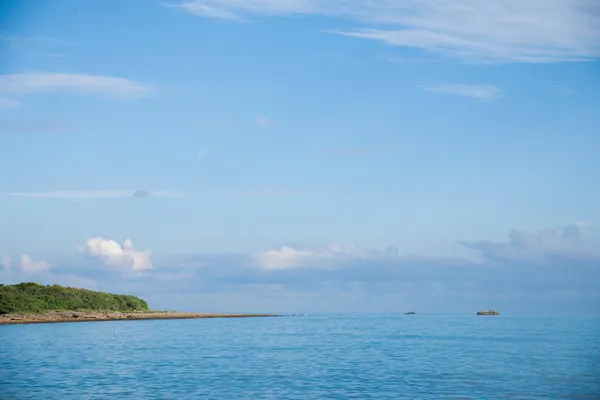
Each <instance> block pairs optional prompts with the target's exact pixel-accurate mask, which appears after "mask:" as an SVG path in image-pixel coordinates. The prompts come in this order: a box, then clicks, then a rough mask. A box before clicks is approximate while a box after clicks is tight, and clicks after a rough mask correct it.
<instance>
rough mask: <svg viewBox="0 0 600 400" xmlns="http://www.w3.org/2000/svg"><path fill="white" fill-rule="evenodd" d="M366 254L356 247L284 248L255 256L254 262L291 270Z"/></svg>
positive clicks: (269, 267) (266, 266)
mask: <svg viewBox="0 0 600 400" xmlns="http://www.w3.org/2000/svg"><path fill="white" fill-rule="evenodd" d="M362 256H364V252H362V251H361V250H359V249H358V248H357V247H356V246H354V245H345V246H338V245H336V244H333V245H331V246H329V247H326V248H306V249H298V248H294V247H292V246H282V247H281V248H280V249H278V250H267V251H263V252H261V253H258V254H256V255H255V256H254V262H255V264H256V265H258V266H259V267H261V268H264V269H271V270H273V269H289V268H299V267H314V266H319V267H324V266H328V265H330V264H331V263H332V262H335V261H339V260H343V259H351V258H359V257H362Z"/></svg>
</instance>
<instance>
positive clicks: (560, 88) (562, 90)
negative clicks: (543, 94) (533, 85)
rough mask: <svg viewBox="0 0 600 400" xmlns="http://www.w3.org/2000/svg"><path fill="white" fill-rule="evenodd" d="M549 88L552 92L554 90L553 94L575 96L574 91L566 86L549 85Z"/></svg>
mask: <svg viewBox="0 0 600 400" xmlns="http://www.w3.org/2000/svg"><path fill="white" fill-rule="evenodd" d="M550 88H551V89H552V90H554V91H555V92H557V93H560V94H564V95H569V94H575V91H574V90H573V89H571V88H570V87H568V86H564V85H551V86H550Z"/></svg>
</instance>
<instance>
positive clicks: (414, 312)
mask: <svg viewBox="0 0 600 400" xmlns="http://www.w3.org/2000/svg"><path fill="white" fill-rule="evenodd" d="M416 313H417V312H416V311H409V312H406V313H404V315H414V314H416Z"/></svg>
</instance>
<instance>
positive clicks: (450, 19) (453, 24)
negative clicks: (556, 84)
mask: <svg viewBox="0 0 600 400" xmlns="http://www.w3.org/2000/svg"><path fill="white" fill-rule="evenodd" d="M172 6H174V7H178V8H180V9H182V10H184V11H186V12H188V13H190V14H193V15H198V16H203V17H210V18H218V19H224V20H239V21H243V20H245V19H247V18H251V17H253V16H260V15H265V16H285V15H293V14H314V15H325V16H332V17H341V18H345V19H350V20H354V21H357V22H359V23H361V24H362V25H363V26H365V25H366V26H367V28H360V29H352V28H350V29H345V30H332V31H330V32H331V33H335V34H340V35H346V36H351V37H357V38H363V39H371V40H377V41H381V42H384V43H387V44H391V45H394V46H401V47H412V48H420V49H425V50H428V51H434V52H437V53H442V54H446V55H449V56H451V57H454V58H458V59H461V60H464V61H469V62H556V61H582V60H592V59H597V58H599V57H600V3H599V2H597V1H596V0H530V1H523V0H496V1H480V0H456V1H449V0H428V1H419V0H370V1H364V0H363V1H348V0H188V1H182V2H180V3H176V4H172Z"/></svg>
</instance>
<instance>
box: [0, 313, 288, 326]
mask: <svg viewBox="0 0 600 400" xmlns="http://www.w3.org/2000/svg"><path fill="white" fill-rule="evenodd" d="M278 316H280V315H278V314H218V313H191V312H176V311H149V312H148V311H145V312H130V313H124V312H115V311H109V312H102V311H50V312H43V313H39V314H5V315H0V325H20V324H50V323H62V322H105V321H140V320H156V319H201V318H259V317H278Z"/></svg>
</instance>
